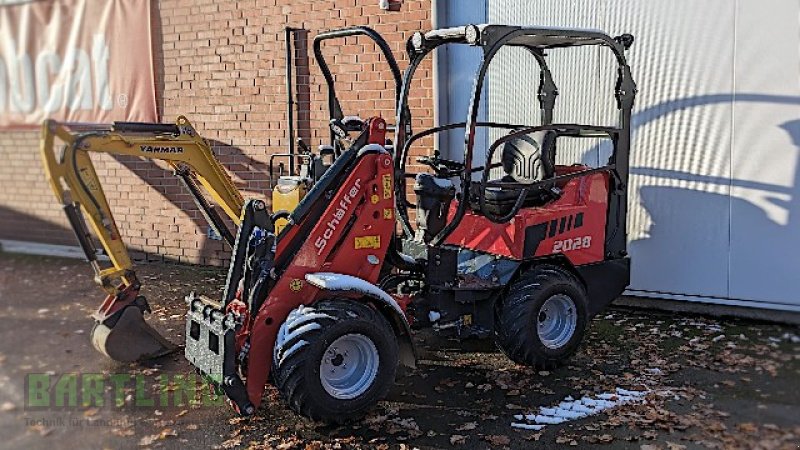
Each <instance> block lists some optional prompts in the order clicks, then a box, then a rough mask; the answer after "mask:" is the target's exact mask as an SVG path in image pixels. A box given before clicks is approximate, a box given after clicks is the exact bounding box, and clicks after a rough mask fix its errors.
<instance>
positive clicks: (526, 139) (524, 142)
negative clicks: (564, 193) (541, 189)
mask: <svg viewBox="0 0 800 450" xmlns="http://www.w3.org/2000/svg"><path fill="white" fill-rule="evenodd" d="M556 137H557V135H556V132H555V131H552V130H547V131H537V132H535V133H531V134H526V135H523V136H519V137H517V138H514V139H512V140H510V141H508V142H506V143H505V145H503V151H502V154H501V163H502V166H503V171H504V172H505V173H506V177H510V178H513V180H514V181H517V182H520V183H533V182H535V181H541V180H545V179H548V178H553V177H554V176H555V154H556Z"/></svg>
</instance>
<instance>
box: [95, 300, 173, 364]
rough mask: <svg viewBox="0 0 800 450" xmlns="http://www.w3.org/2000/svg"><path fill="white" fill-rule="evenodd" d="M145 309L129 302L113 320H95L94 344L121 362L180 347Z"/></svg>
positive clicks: (158, 355) (161, 353)
mask: <svg viewBox="0 0 800 450" xmlns="http://www.w3.org/2000/svg"><path fill="white" fill-rule="evenodd" d="M142 313H143V312H142V309H140V308H139V307H137V305H129V306H127V307H125V308H124V309H123V310H121V311H119V312H117V313H116V314H114V316H112V317H110V318H109V320H106V321H103V322H95V325H94V328H93V329H92V336H91V338H92V345H94V348H96V349H97V350H98V351H99V352H101V353H103V354H104V355H106V356H108V357H109V358H111V359H113V360H115V361H120V362H133V361H139V360H143V359H151V358H158V357H160V356H164V355H167V354H169V353H172V352H174V351H175V350H176V349H177V347H176V346H175V345H174V344H172V343H171V342H169V341H167V340H166V339H164V337H163V336H161V335H160V334H159V333H158V332H157V331H156V330H154V329H153V328H152V327H151V326H150V325H148V324H147V322H145V321H144V317H143V314H142Z"/></svg>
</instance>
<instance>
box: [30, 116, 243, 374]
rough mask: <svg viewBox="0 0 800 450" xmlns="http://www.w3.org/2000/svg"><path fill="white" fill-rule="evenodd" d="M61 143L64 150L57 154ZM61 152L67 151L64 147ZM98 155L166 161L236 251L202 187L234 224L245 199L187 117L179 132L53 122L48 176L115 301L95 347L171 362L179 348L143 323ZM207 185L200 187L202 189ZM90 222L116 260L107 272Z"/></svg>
mask: <svg viewBox="0 0 800 450" xmlns="http://www.w3.org/2000/svg"><path fill="white" fill-rule="evenodd" d="M57 142H60V143H61V144H63V145H64V147H63V151H62V152H60V154H58V155H57V154H56V147H57ZM59 147H60V146H59ZM90 153H108V154H113V155H128V156H138V157H142V158H146V159H159V160H163V161H165V162H166V163H167V164H168V165H169V166H170V167H171V168H172V169H173V170H174V173H175V175H176V176H178V177H179V179H180V180H181V181H182V182H183V184H184V185H185V186H186V188H187V189H188V191H189V193H190V194H191V195H192V197H193V198H194V200H195V203H196V204H197V206H198V207H199V209H200V211H201V212H202V213H203V215H204V217H205V218H206V220H207V221H208V222H209V224H210V225H211V227H212V228H214V229H215V230H216V231H217V232H218V233H219V235H220V236H222V237H223V239H225V240H226V241H227V242H228V243H229V244H231V245H233V234H232V233H231V232H230V230H228V228H227V227H226V225H225V223H224V222H223V220H222V218H221V216H220V215H219V213H218V211H217V209H216V208H215V207H214V205H213V204H212V203H211V202H209V201H208V199H207V198H206V196H205V195H204V194H203V192H202V191H201V189H200V188H199V186H202V187H203V188H204V190H205V191H206V192H207V193H208V195H209V196H210V197H211V199H212V200H213V202H214V203H216V204H217V205H219V206H220V207H221V209H222V210H223V211H224V213H225V214H226V215H227V216H228V217H230V218H231V219H232V220H233V222H234V224H236V225H237V226H238V225H239V222H240V218H239V215H240V213H241V211H242V206H243V204H244V200H243V198H242V196H241V194H240V193H239V191H238V189H236V186H234V184H233V182H232V181H231V179H230V177H229V176H228V174H227V172H226V171H225V169H224V167H222V165H220V163H219V162H218V161H217V160H216V158H215V157H214V154H213V152H212V150H211V147H210V146H209V145H208V142H206V140H205V139H203V138H202V137H201V136H200V135H198V133H197V132H196V131H195V129H194V128H193V127H192V125H191V123H189V121H188V120H187V119H186V118H185V117H183V116H181V117H178V119H177V121H176V123H175V124H174V125H171V124H149V123H131V122H117V123H114V124H113V125H97V124H69V123H59V122H55V121H52V120H48V121H45V123H44V124H43V130H42V141H41V156H42V159H43V162H44V167H45V172H46V174H47V178H48V180H49V182H50V186H51V187H52V189H53V192H54V193H55V195H56V197H57V198H58V200H59V202H60V203H61V204H62V205H63V208H64V211H65V213H66V215H67V218H68V220H69V223H70V225H71V227H72V228H73V230H74V231H75V235H76V236H77V238H78V242H79V243H80V246H81V248H82V249H83V251H84V253H85V254H86V258H87V260H89V262H90V263H91V265H92V267H93V269H94V272H95V281H96V282H97V283H98V284H99V285H100V286H101V287H102V288H103V289H104V290H105V291H106V292H107V294H108V296H107V297H106V299H105V301H104V302H103V303H102V305H101V306H100V308H99V309H98V311H97V312H96V313H95V314H94V316H93V317H94V318H95V320H96V324H95V329H94V330H93V332H92V342H93V343H94V345H95V347H96V348H97V349H98V350H100V351H101V352H102V353H105V354H106V355H108V356H109V357H111V358H112V359H116V360H119V361H133V360H138V359H143V358H148V357H155V356H159V355H163V354H165V353H168V352H169V351H171V350H172V349H173V348H174V346H172V345H171V344H170V343H169V342H167V341H166V340H165V339H164V338H163V337H161V336H160V335H158V333H156V332H155V330H153V329H152V328H150V327H149V326H148V325H147V324H146V323H145V322H144V320H143V318H142V314H143V313H144V312H149V306H148V305H147V302H146V300H145V299H144V297H141V296H140V295H139V290H140V287H141V285H140V283H139V281H138V280H137V278H136V274H135V272H134V271H133V268H132V262H131V258H130V255H129V254H128V250H127V248H126V247H125V243H124V242H123V241H122V238H121V236H120V233H119V229H118V228H117V224H116V222H115V220H114V216H113V214H112V212H111V208H110V207H109V204H108V200H107V198H106V195H105V193H104V191H103V188H102V185H101V183H100V180H99V178H98V176H97V172H96V171H95V168H94V165H93V164H92V160H91V158H90V156H89V154H90ZM198 185H199V186H198ZM84 216H85V217H86V219H88V222H89V224H90V225H91V228H92V230H93V231H94V233H95V235H96V236H97V238H98V240H99V241H100V244H101V245H102V246H103V249H104V250H105V253H106V255H108V258H109V259H110V261H111V264H110V267H105V268H104V267H101V265H100V263H99V262H98V259H97V251H96V249H95V246H94V243H93V240H92V237H91V235H90V234H89V230H88V228H87V226H86V224H85V220H84Z"/></svg>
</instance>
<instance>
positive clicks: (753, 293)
mask: <svg viewBox="0 0 800 450" xmlns="http://www.w3.org/2000/svg"><path fill="white" fill-rule="evenodd" d="M488 20H489V22H491V23H512V24H536V25H549V26H559V27H583V28H599V29H602V30H605V31H606V32H608V33H609V34H612V35H615V34H620V33H624V32H628V33H632V34H634V35H635V37H636V43H635V44H634V47H633V48H632V50H631V52H630V55H629V58H630V62H631V65H632V67H633V71H634V76H635V78H636V80H637V82H638V85H639V88H640V93H639V96H638V98H637V105H636V110H635V116H634V126H635V130H634V142H633V145H634V147H633V154H632V162H631V166H632V173H633V176H632V185H631V210H630V211H631V216H630V221H629V236H630V240H631V243H630V250H631V254H632V256H633V258H634V268H633V282H632V286H631V288H632V290H633V291H634V292H636V293H639V294H644V295H649V296H656V297H670V298H682V299H686V300H701V301H713V302H717V303H726V304H741V305H747V306H760V307H767V308H773V309H793V310H800V292H798V289H796V287H795V279H796V278H797V277H796V276H795V272H796V270H797V267H800V252H798V251H797V249H798V248H800V226H797V224H796V223H795V221H797V220H800V217H798V214H797V213H798V212H800V206H798V205H799V203H798V202H799V201H800V197H799V196H798V194H800V191H799V190H798V189H799V188H798V186H797V184H798V183H797V181H798V175H797V174H798V171H797V161H798V151H799V148H798V147H800V4H799V3H798V2H797V1H796V0H738V1H731V0H707V1H704V2H697V1H692V0H668V1H667V0H661V1H656V0H649V1H641V0H535V1H531V0H488ZM559 52H561V53H565V54H563V55H560V54H559V55H556V53H559ZM567 53H568V54H567ZM609 56H610V53H600V52H599V51H598V49H582V50H576V49H570V50H566V51H558V52H553V55H552V65H553V71H554V76H555V77H556V82H557V83H558V84H559V86H560V88H561V94H562V95H561V96H560V98H559V103H558V106H557V107H558V108H561V110H560V111H559V112H558V113H557V115H556V120H557V121H560V122H573V121H579V122H595V123H604V122H606V123H607V122H609V121H613V120H615V119H616V116H615V115H614V114H612V113H611V109H610V108H609V106H611V105H612V104H613V103H611V102H613V97H612V89H613V76H614V73H613V70H611V67H612V66H611V65H610V64H609V61H610V60H609V59H608V58H609ZM498 58H499V59H498V60H496V61H495V63H494V67H493V70H492V72H491V75H490V83H489V87H488V94H487V97H488V111H489V113H488V114H489V118H490V119H492V120H505V121H509V122H521V123H533V124H535V123H538V115H539V111H538V104H537V103H536V97H535V93H536V88H537V85H538V69H537V68H536V65H535V62H534V61H533V60H532V59H531V58H529V57H522V56H521V55H520V54H513V52H507V53H506V54H503V55H500V56H498ZM579 74H580V75H579ZM581 75H585V76H581ZM598 75H599V76H598ZM598 79H599V80H600V81H599V82H598V81H597V80H598ZM598 102H599V103H598ZM560 149H561V147H560ZM590 150H591V151H595V152H597V147H596V146H594V145H583V146H573V147H570V151H571V152H578V153H580V152H584V154H583V155H580V154H578V155H574V154H573V155H571V156H570V157H573V156H576V157H579V158H583V160H584V161H586V162H593V161H594V162H596V161H597V160H598V159H599V158H602V156H599V155H596V154H595V155H592V154H586V152H588V151H590Z"/></svg>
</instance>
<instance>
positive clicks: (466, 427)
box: [456, 422, 478, 431]
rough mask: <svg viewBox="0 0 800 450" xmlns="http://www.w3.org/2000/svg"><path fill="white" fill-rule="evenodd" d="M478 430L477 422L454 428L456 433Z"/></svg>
mask: <svg viewBox="0 0 800 450" xmlns="http://www.w3.org/2000/svg"><path fill="white" fill-rule="evenodd" d="M475 428H478V422H467V423H465V424H462V425H460V426H459V427H458V428H456V431H469V430H474V429H475Z"/></svg>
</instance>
